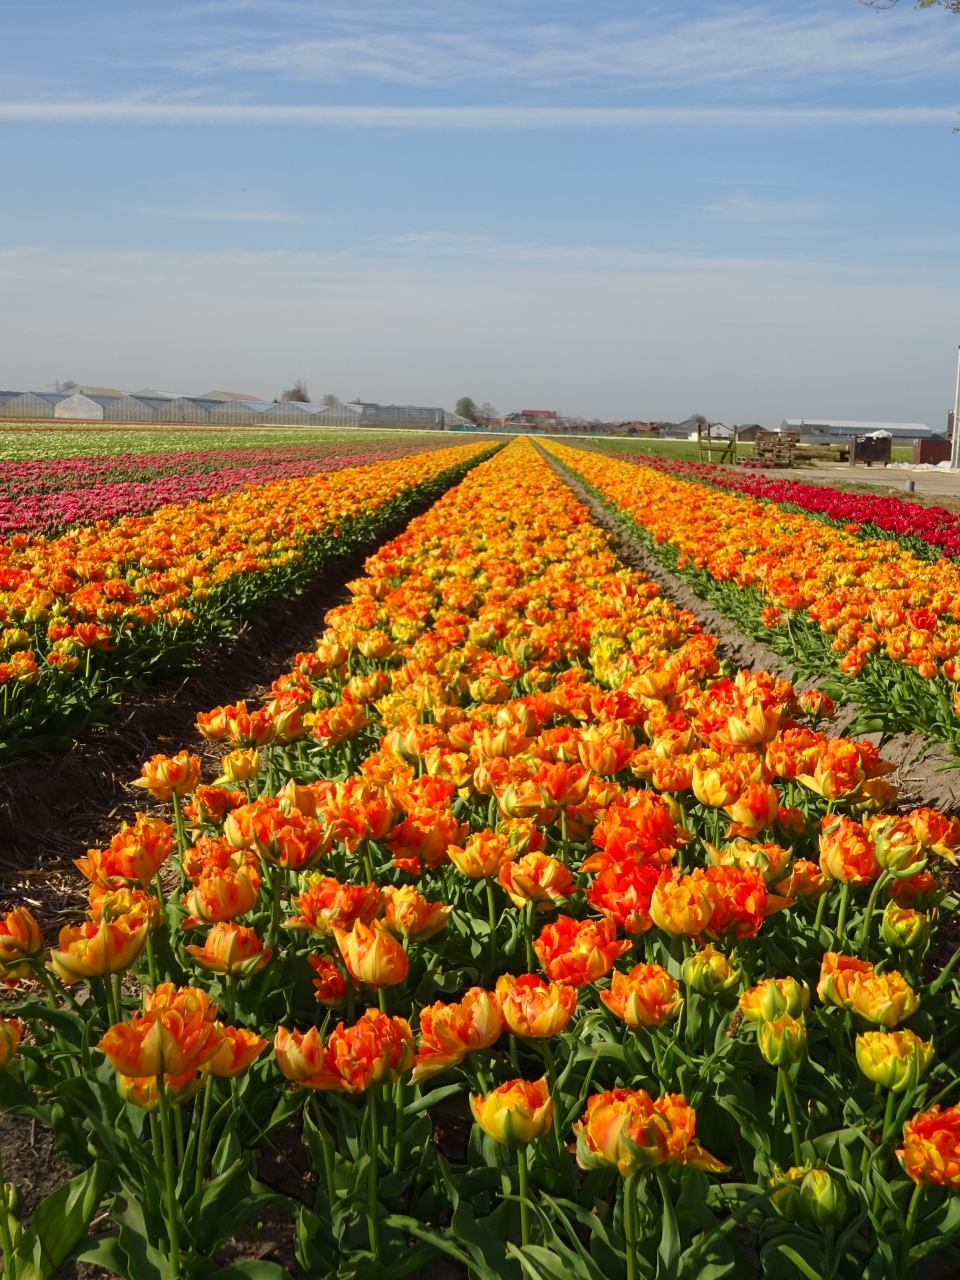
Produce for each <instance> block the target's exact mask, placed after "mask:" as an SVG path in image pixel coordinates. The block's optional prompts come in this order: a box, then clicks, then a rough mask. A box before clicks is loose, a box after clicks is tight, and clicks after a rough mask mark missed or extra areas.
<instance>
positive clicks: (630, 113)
mask: <svg viewBox="0 0 960 1280" xmlns="http://www.w3.org/2000/svg"><path fill="white" fill-rule="evenodd" d="M958 114H960V112H958V109H957V107H955V106H940V107H910V106H902V107H770V106H758V107H709V106H690V107H673V106H662V107H553V106H546V107H527V106H516V107H513V106H506V107H487V106H469V107H466V106H441V107H407V106H395V107H386V106H376V107H374V106H311V105H301V106H297V105H281V104H269V103H240V102H235V103H209V102H206V103H198V102H169V101H163V102H148V101H144V100H143V99H141V98H119V99H115V100H112V101H89V100H67V101H61V102H50V101H48V102H39V101H20V102H9V101H8V102H2V101H0V123H8V124H12V123H31V122H33V123H44V122H56V123H62V124H82V123H112V124H167V125H187V124H193V125H232V126H247V125H257V126H263V127H267V128H312V129H319V128H326V129H400V130H453V131H462V130H472V131H481V130H485V131H497V130H531V129H655V128H719V129H784V128H787V129H789V128H800V129H810V128H813V129H817V128H827V129H829V128H847V127H849V128H860V127H884V128H886V127H889V126H891V125H904V126H927V125H945V124H954V123H956V122H957V118H958Z"/></svg>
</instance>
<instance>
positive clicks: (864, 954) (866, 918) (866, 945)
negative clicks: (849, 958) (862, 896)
mask: <svg viewBox="0 0 960 1280" xmlns="http://www.w3.org/2000/svg"><path fill="white" fill-rule="evenodd" d="M889 879H890V872H889V871H884V872H883V874H882V875H879V876H877V878H876V880H874V882H873V888H872V889H871V890H870V897H869V898H868V899H867V909H866V911H865V912H864V913H863V924H862V925H861V926H860V959H861V960H867V959H869V957H870V920H871V918H872V916H873V908H874V907H875V906H876V903H877V896H878V895H879V893H880V890H881V888H882V887H883V886H884V885H885V884H886V883H887V881H888V880H889Z"/></svg>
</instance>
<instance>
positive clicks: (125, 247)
mask: <svg viewBox="0 0 960 1280" xmlns="http://www.w3.org/2000/svg"><path fill="white" fill-rule="evenodd" d="M0 47H2V48H3V50H4V75H3V80H2V84H0V166H2V167H0V183H2V187H3V191H4V199H3V200H2V201H0V296H2V298H3V303H4V305H3V306H2V308H0V383H2V384H3V385H4V386H9V387H12V388H19V387H22V386H28V385H29V386H43V385H47V384H50V383H52V382H53V381H54V379H56V378H74V379H77V380H79V381H82V382H94V383H103V384H112V385H116V386H121V387H129V388H133V387H137V386H142V385H144V384H150V385H154V386H156V385H160V386H165V387H170V388H172V389H174V390H187V391H202V390H207V389H210V388H212V387H226V388H230V389H240V390H250V391H252V392H256V393H259V394H262V395H264V396H268V397H272V396H274V395H276V394H277V393H278V392H279V391H280V390H281V389H282V387H283V386H285V385H289V383H290V382H291V381H292V380H293V379H294V378H298V377H300V378H304V379H305V380H306V381H307V383H308V386H309V388H310V390H311V392H312V393H313V395H314V396H315V397H319V396H320V395H321V394H322V393H324V392H334V393H335V394H338V395H340V396H342V397H343V398H344V399H348V398H352V397H354V396H360V397H361V398H363V399H368V400H379V401H382V402H389V401H397V402H400V403H409V402H413V403H422V404H443V405H447V406H450V405H452V403H453V401H454V400H455V399H456V398H457V397H458V396H460V395H463V394H469V395H472V396H473V397H474V398H475V399H477V400H484V399H488V400H491V401H492V402H493V403H494V404H495V405H496V406H497V407H498V408H500V409H501V410H503V411H506V410H509V409H515V408H525V407H550V408H559V409H561V410H562V411H565V412H568V413H582V414H586V415H593V414H598V415H601V416H604V417H619V416H630V417H653V418H669V419H679V418H682V417H684V416H686V415H687V414H688V413H691V412H703V413H706V414H709V415H711V416H715V417H719V418H722V419H724V420H725V421H728V422H729V421H740V422H743V421H760V422H763V423H766V424H767V425H774V424H777V423H779V421H780V419H781V418H783V417H785V416H789V417H797V416H807V417H813V416H818V415H834V416H837V417H845V418H879V419H894V420H910V421H926V422H928V423H930V424H931V425H934V426H936V427H940V426H942V425H943V422H944V420H945V414H946V410H947V408H948V407H949V406H950V405H951V403H952V398H953V380H954V371H955V361H956V351H957V343H958V342H960V217H958V210H960V181H958V173H960V133H954V132H953V129H954V126H955V125H960V115H958V114H957V112H958V109H960V17H954V16H952V15H950V14H945V13H943V12H941V11H939V10H933V11H926V12H924V13H917V12H915V11H914V10H912V9H911V8H909V7H905V4H901V5H900V6H898V7H897V8H895V9H893V10H892V11H888V12H886V13H877V12H874V11H872V10H869V9H866V8H863V7H862V6H860V5H857V4H855V3H853V2H852V0H826V2H824V3H804V2H803V0H797V3H795V4H788V3H782V2H781V3H774V4H722V3H720V4H718V3H706V2H699V3H698V2H695V0H686V2H684V0H680V2H673V3H670V4H667V3H659V4H658V3H649V2H648V0H632V2H630V3H627V2H618V0H601V2H599V3H591V4H585V3H579V2H575V0H554V2H553V3H546V2H537V0H511V2H510V3H506V2H504V3H496V2H487V3H483V2H478V3H473V4H470V5H466V4H460V5H457V4H451V3H450V2H449V0H445V2H438V0H422V2H421V3H416V4H404V3H403V2H402V0H397V2H394V3H372V4H371V3H365V0H358V2H357V3H351V4H349V5H346V4H343V5H338V4H333V3H323V2H315V0H270V2H269V3H255V2H253V0H250V2H240V0H220V2H217V0H212V2H211V3H196V4H173V3H163V2H162V0H156V2H155V3H152V4H149V5H147V4H140V3H131V2H130V0H125V2H123V3H121V2H119V0H115V2H113V3H109V2H103V0H101V2H98V0H85V3H84V4H82V5H78V4H76V3H67V2H65V0H30V2H29V3H26V2H23V0H8V2H7V3H6V4H5V5H4V6H3V8H2V10H0Z"/></svg>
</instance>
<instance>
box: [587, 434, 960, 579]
mask: <svg viewBox="0 0 960 1280" xmlns="http://www.w3.org/2000/svg"><path fill="white" fill-rule="evenodd" d="M608 456H612V457H615V458H617V459H619V460H620V461H622V462H634V463H636V462H641V461H642V465H643V466H646V467H652V468H654V470H657V471H667V472H671V473H672V474H673V475H676V476H679V477H680V478H681V479H684V480H696V481H698V482H699V483H701V484H709V485H712V486H713V487H715V488H717V489H729V490H732V491H733V492H735V493H743V494H746V495H747V496H748V497H751V498H760V499H762V500H764V501H765V502H775V503H777V504H778V506H785V507H787V508H788V509H796V510H800V511H807V512H810V513H812V514H815V515H820V516H825V517H826V518H827V519H828V520H830V521H831V522H832V523H834V524H836V525H838V526H847V525H850V524H856V525H857V526H858V528H857V529H856V530H855V532H856V533H857V534H858V535H859V536H860V537H864V538H882V537H884V536H885V535H886V536H887V537H888V538H894V539H896V541H897V542H898V543H899V544H900V545H901V546H902V547H905V548H906V549H907V550H909V551H912V552H914V554H916V555H919V556H922V557H923V558H924V559H936V558H937V557H938V556H939V555H948V556H956V555H958V554H960V515H957V513H956V512H954V511H947V510H946V508H945V507H938V506H922V505H921V504H920V503H918V502H905V501H904V500H903V499H902V498H895V497H893V496H892V495H890V494H875V495H874V494H862V493H843V492H841V491H840V490H839V489H834V488H832V487H831V486H830V485H827V484H805V483H804V482H803V481H800V480H784V479H779V478H777V477H776V476H764V475H756V474H754V473H749V472H747V473H744V472H741V471H734V470H732V469H731V468H729V467H721V466H719V465H718V464H716V463H709V462H682V461H678V460H675V459H670V458H655V457H644V458H643V459H639V458H638V457H637V455H636V454H628V453H616V452H614V453H613V454H611V455H608Z"/></svg>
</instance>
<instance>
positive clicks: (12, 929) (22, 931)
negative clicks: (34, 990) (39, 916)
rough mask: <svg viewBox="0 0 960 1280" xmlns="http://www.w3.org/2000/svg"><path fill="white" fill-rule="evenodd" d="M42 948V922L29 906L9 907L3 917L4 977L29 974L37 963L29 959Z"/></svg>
mask: <svg viewBox="0 0 960 1280" xmlns="http://www.w3.org/2000/svg"><path fill="white" fill-rule="evenodd" d="M42 952H43V937H42V936H41V933H40V926H39V925H38V924H37V922H36V920H35V919H34V918H33V916H32V915H31V914H30V912H29V911H28V910H27V909H26V907H14V909H13V910H12V911H8V912H7V913H6V915H5V916H4V917H3V919H2V920H0V981H7V982H10V983H12V982H13V980H14V979H16V978H29V977H30V976H31V975H32V973H33V966H32V965H30V964H29V963H28V961H29V960H31V959H37V958H38V957H39V956H40V955H41V954H42Z"/></svg>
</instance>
